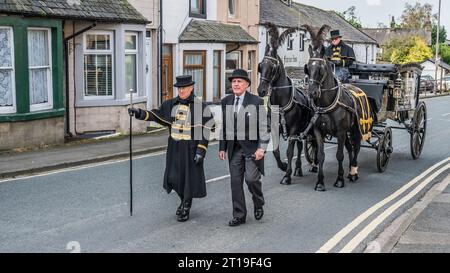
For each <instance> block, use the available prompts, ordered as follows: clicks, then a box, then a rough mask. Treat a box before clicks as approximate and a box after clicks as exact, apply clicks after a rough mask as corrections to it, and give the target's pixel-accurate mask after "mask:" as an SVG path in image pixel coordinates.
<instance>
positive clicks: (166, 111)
mask: <svg viewBox="0 0 450 273" xmlns="http://www.w3.org/2000/svg"><path fill="white" fill-rule="evenodd" d="M194 84H195V82H194V81H193V80H192V76H190V75H185V76H179V77H177V82H176V83H175V84H174V86H175V87H177V88H178V96H177V97H176V98H173V99H171V100H167V101H165V102H164V103H163V104H162V105H161V107H160V108H159V109H154V110H150V111H147V110H144V109H135V108H131V109H128V111H129V113H130V114H131V115H134V116H135V117H136V118H137V119H139V120H145V121H155V122H157V123H159V124H161V125H163V126H167V127H169V130H170V136H169V142H168V146H167V154H166V169H165V173H164V184H163V187H164V189H165V190H166V191H167V193H170V192H171V191H172V190H174V191H175V192H176V193H177V194H178V196H179V197H180V200H181V203H180V205H179V206H178V208H177V210H176V215H177V220H178V221H179V222H185V221H187V220H188V219H189V213H190V209H191V206H192V199H193V198H202V197H205V196H206V182H205V173H204V170H203V159H204V158H205V155H206V150H207V148H208V142H209V133H210V129H211V127H208V124H209V123H210V122H209V121H210V120H211V118H212V116H211V113H210V111H209V108H208V107H207V106H206V104H205V103H203V102H202V101H201V100H200V99H198V98H197V97H196V96H195V95H194V93H193V90H194Z"/></svg>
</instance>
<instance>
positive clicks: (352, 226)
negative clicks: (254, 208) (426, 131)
mask: <svg viewBox="0 0 450 273" xmlns="http://www.w3.org/2000/svg"><path fill="white" fill-rule="evenodd" d="M449 160H450V157H447V158H446V159H444V160H442V161H441V162H439V163H436V164H435V165H433V166H432V167H430V168H429V169H428V170H426V171H424V172H423V173H422V174H420V175H419V176H417V177H416V178H414V179H412V180H411V181H410V182H408V183H407V184H405V185H404V186H403V187H401V188H400V189H398V190H397V191H396V192H394V193H393V194H391V195H390V196H388V197H386V198H385V199H383V200H382V201H380V202H378V203H377V204H375V205H374V206H372V207H371V208H369V209H368V210H366V211H365V212H364V213H362V214H361V215H359V216H358V217H356V218H355V219H354V220H353V221H352V222H350V223H349V224H348V225H347V226H345V227H344V228H343V229H342V230H340V231H339V232H338V233H336V235H334V236H333V237H332V238H331V239H330V240H328V241H327V242H326V243H325V244H324V245H323V246H322V247H320V249H319V250H318V251H317V252H316V253H327V252H330V251H331V250H332V249H333V248H334V247H335V246H336V245H337V244H339V243H340V242H341V241H342V240H343V239H344V238H345V237H346V236H347V235H348V234H349V233H350V232H352V231H353V230H354V229H355V228H356V227H357V226H359V225H360V224H361V223H362V222H364V221H365V220H366V219H367V218H369V217H370V216H371V215H372V214H374V213H375V212H376V211H377V210H379V209H380V208H382V207H383V206H385V205H386V204H388V203H389V202H391V201H392V200H394V199H395V198H397V197H398V196H400V195H401V194H403V193H404V192H405V191H407V190H408V189H409V188H411V187H412V186H414V185H415V184H416V183H417V182H418V181H420V180H421V179H423V178H424V177H425V176H426V175H428V174H430V173H431V172H432V171H434V170H435V169H437V168H438V167H440V166H441V165H443V164H445V163H447V162H448V161H449Z"/></svg>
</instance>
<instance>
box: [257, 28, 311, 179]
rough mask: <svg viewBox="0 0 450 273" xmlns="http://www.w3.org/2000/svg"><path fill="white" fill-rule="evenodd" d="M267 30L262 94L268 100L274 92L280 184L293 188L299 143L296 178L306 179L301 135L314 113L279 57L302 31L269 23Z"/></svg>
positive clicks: (260, 67)
mask: <svg viewBox="0 0 450 273" xmlns="http://www.w3.org/2000/svg"><path fill="white" fill-rule="evenodd" d="M266 28H267V31H268V34H269V35H270V40H269V44H268V45H267V46H266V52H265V56H264V59H263V60H262V62H261V63H260V64H259V65H258V72H259V73H260V74H261V78H260V84H259V86H258V94H259V96H261V97H264V96H266V95H267V94H268V93H269V92H270V94H269V96H270V98H269V105H268V106H269V115H270V116H272V117H273V116H274V115H277V114H278V115H279V120H280V124H272V139H273V144H274V151H273V154H274V156H275V159H276V161H277V164H278V167H279V168H280V169H281V170H282V171H285V172H286V175H285V176H284V177H283V179H282V180H281V182H280V183H281V184H285V185H289V184H291V174H292V167H291V164H292V158H293V157H294V148H295V144H296V143H297V149H298V157H297V161H296V167H295V172H294V176H303V172H302V167H301V153H302V149H303V142H302V141H301V140H300V138H299V136H300V134H301V133H302V132H303V131H304V130H305V128H306V126H307V124H308V121H309V120H310V118H311V117H312V112H311V108H310V107H309V101H308V98H307V95H306V94H305V93H304V92H302V91H300V90H298V89H296V88H295V87H294V86H293V83H292V80H291V79H290V78H289V77H288V76H287V74H286V71H285V69H284V65H283V62H282V60H281V58H280V57H279V56H278V54H277V49H278V47H279V46H281V45H282V44H283V43H284V42H285V41H286V38H287V37H288V36H289V34H292V33H294V32H296V31H297V30H298V28H289V29H287V30H285V31H284V32H283V33H281V34H280V33H279V31H278V28H277V27H276V26H275V25H273V24H270V23H269V24H267V25H266ZM272 123H273V122H272ZM274 127H275V128H274ZM278 129H279V130H278ZM280 131H281V135H283V137H284V138H285V139H288V140H289V146H288V149H287V157H288V163H287V164H286V163H284V162H282V161H281V158H280V150H279V141H278V140H279V137H280V134H279V133H278V132H280Z"/></svg>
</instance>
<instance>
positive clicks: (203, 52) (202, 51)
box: [183, 50, 206, 101]
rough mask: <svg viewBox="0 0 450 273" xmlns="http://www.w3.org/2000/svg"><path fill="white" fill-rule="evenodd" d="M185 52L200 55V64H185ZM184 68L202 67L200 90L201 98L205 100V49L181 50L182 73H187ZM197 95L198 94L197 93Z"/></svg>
mask: <svg viewBox="0 0 450 273" xmlns="http://www.w3.org/2000/svg"><path fill="white" fill-rule="evenodd" d="M186 54H191V55H201V56H202V65H188V66H186ZM186 68H191V69H192V68H194V69H195V68H202V69H203V92H202V100H203V101H205V100H206V50H184V51H183V74H187V73H186V72H185V71H186ZM197 96H198V94H197Z"/></svg>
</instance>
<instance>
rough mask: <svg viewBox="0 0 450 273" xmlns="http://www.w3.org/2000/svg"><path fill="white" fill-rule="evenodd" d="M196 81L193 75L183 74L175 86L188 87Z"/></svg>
mask: <svg viewBox="0 0 450 273" xmlns="http://www.w3.org/2000/svg"><path fill="white" fill-rule="evenodd" d="M194 84H195V82H194V81H193V80H192V76H191V75H182V76H178V77H177V82H176V83H175V84H174V85H173V86H175V87H186V86H191V85H194Z"/></svg>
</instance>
